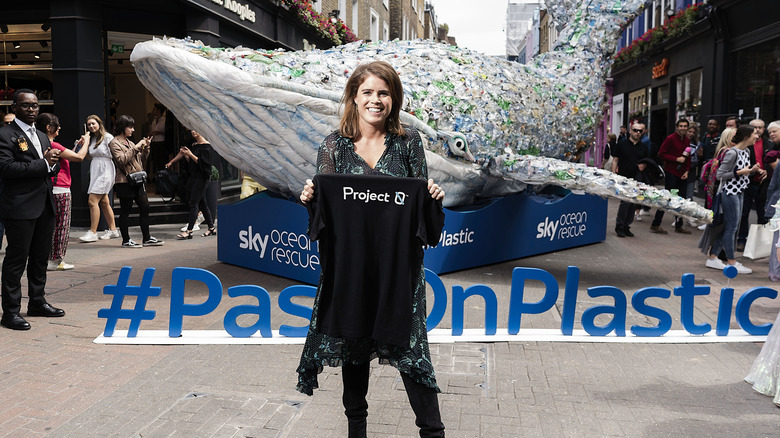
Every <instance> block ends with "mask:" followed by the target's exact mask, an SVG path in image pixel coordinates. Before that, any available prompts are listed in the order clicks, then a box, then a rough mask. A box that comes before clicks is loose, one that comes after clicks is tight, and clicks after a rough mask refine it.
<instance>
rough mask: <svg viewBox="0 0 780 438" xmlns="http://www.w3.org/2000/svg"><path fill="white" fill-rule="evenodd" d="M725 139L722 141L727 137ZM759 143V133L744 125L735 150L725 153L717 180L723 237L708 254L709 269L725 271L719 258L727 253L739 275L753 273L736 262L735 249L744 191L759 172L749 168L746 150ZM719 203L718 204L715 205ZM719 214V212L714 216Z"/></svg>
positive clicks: (735, 143) (720, 237)
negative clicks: (751, 177) (753, 176)
mask: <svg viewBox="0 0 780 438" xmlns="http://www.w3.org/2000/svg"><path fill="white" fill-rule="evenodd" d="M725 136H726V135H725V132H724V135H723V136H722V137H721V138H723V137H725ZM756 140H758V133H757V132H756V129H755V128H754V127H752V126H750V125H742V126H740V127H739V128H737V129H736V133H735V134H734V137H733V138H732V139H731V143H732V144H733V146H732V147H730V148H728V149H726V150H725V152H724V153H723V159H722V161H721V162H720V164H719V165H718V171H717V179H718V181H720V182H719V184H718V191H717V193H716V196H719V197H720V199H719V203H720V208H722V210H723V213H722V215H723V223H724V227H723V233H722V234H721V235H720V236H718V237H717V238H716V239H715V241H714V243H713V245H712V247H711V248H710V250H709V257H708V259H707V262H706V266H707V267H708V268H713V269H721V270H722V269H723V268H725V267H726V265H725V264H724V263H723V262H722V261H721V260H720V259H719V258H718V254H719V253H720V250H721V249H723V250H724V251H725V252H726V259H727V262H728V264H729V265H732V266H734V267H736V268H737V272H738V273H740V274H750V273H751V272H753V270H752V269H750V268H747V267H745V266H743V265H742V264H741V263H739V262H737V261H736V260H735V259H734V247H735V238H736V234H737V229H739V220H740V217H741V216H742V199H743V194H744V192H745V189H746V188H747V186H748V184H749V183H750V175H752V174H754V173H755V172H757V171H758V170H759V167H758V164H754V165H753V166H751V165H750V152H749V151H748V150H747V148H748V146H751V145H752V144H754V143H755V142H756ZM715 203H717V201H715ZM715 214H718V212H715Z"/></svg>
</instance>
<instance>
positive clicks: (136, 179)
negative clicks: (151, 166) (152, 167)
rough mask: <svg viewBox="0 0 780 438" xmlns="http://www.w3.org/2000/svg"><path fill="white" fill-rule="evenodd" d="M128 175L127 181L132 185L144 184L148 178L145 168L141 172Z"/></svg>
mask: <svg viewBox="0 0 780 438" xmlns="http://www.w3.org/2000/svg"><path fill="white" fill-rule="evenodd" d="M126 176H127V182H129V183H130V185H131V186H140V185H142V184H144V183H145V182H146V179H147V175H146V171H144V170H142V171H140V172H133V173H128V174H127V175H126Z"/></svg>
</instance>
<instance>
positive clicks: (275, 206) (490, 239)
mask: <svg viewBox="0 0 780 438" xmlns="http://www.w3.org/2000/svg"><path fill="white" fill-rule="evenodd" d="M563 193H564V194H563V195H548V196H539V195H531V194H528V193H521V194H517V195H512V196H507V197H505V198H500V199H498V200H495V201H493V202H491V203H490V204H488V205H486V206H484V207H482V208H479V209H477V210H470V211H454V210H449V209H445V220H444V231H443V232H442V238H441V241H440V242H439V245H438V246H437V247H435V248H428V249H426V251H425V267H426V268H428V269H430V270H431V271H433V272H435V273H437V274H442V273H446V272H452V271H457V270H461V269H468V268H473V267H476V266H482V265H488V264H491V263H498V262H503V261H507V260H513V259H517V258H521V257H527V256H532V255H536V254H542V253H546V252H550V251H557V250H561V249H566V248H573V247H577V246H582V245H587V244H591V243H596V242H601V241H603V240H604V239H605V238H606V223H607V201H606V200H605V199H602V198H600V197H597V196H593V195H575V194H572V193H566V192H563ZM308 220H309V216H308V213H307V212H306V208H305V207H303V206H301V205H299V204H296V203H294V202H291V201H288V200H285V199H278V198H274V197H271V196H268V195H265V194H262V193H261V194H258V195H255V196H252V197H250V198H247V199H244V200H242V201H240V202H238V203H235V204H231V205H220V206H219V234H217V238H218V250H217V258H218V259H219V260H220V261H222V262H225V263H230V264H233V265H238V266H243V267H245V268H250V269H255V270H257V271H261V272H267V273H270V274H275V275H279V276H282V277H286V278H291V279H295V280H299V281H302V282H304V283H309V284H317V282H318V280H319V275H320V267H319V252H318V250H317V242H311V241H310V240H309V238H308V236H307V235H306V228H307V225H308Z"/></svg>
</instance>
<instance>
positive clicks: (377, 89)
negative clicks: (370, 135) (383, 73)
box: [354, 74, 393, 130]
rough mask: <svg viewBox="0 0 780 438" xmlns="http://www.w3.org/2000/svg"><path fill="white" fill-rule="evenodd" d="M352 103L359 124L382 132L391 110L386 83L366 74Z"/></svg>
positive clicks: (391, 105) (391, 104)
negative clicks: (364, 124) (355, 108)
mask: <svg viewBox="0 0 780 438" xmlns="http://www.w3.org/2000/svg"><path fill="white" fill-rule="evenodd" d="M354 102H355V105H357V110H358V115H359V116H360V121H361V123H366V124H368V125H371V126H375V127H376V128H378V129H380V130H384V127H385V120H386V119H387V117H388V116H389V115H390V111H391V110H392V108H393V98H392V97H390V87H389V86H388V85H387V82H385V81H384V80H382V79H381V78H379V77H378V76H374V75H372V74H368V75H367V76H366V80H365V81H363V83H362V84H360V86H359V87H358V90H357V95H355V100H354Z"/></svg>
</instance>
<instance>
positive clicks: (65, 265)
mask: <svg viewBox="0 0 780 438" xmlns="http://www.w3.org/2000/svg"><path fill="white" fill-rule="evenodd" d="M73 268H75V266H74V265H71V264H70V263H65V262H64V261H63V262H60V264H59V266H57V270H58V271H70V270H71V269H73Z"/></svg>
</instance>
